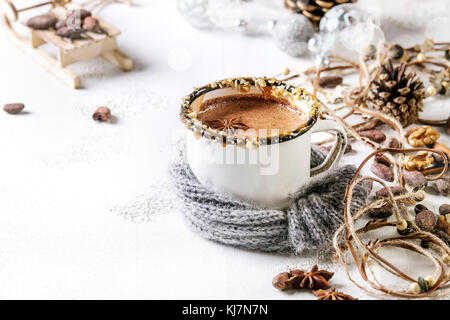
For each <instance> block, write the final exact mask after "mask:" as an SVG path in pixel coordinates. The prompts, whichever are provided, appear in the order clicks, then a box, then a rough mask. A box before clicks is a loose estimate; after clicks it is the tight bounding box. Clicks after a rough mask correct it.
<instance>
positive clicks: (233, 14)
mask: <svg viewBox="0 0 450 320" xmlns="http://www.w3.org/2000/svg"><path fill="white" fill-rule="evenodd" d="M207 15H208V17H209V19H210V20H211V21H212V23H213V24H214V25H215V26H217V27H218V28H221V29H225V30H226V29H235V30H236V28H237V29H238V30H239V29H245V27H243V26H246V25H247V24H248V21H249V19H250V17H251V10H250V9H249V5H248V1H244V0H209V1H208V5H207Z"/></svg>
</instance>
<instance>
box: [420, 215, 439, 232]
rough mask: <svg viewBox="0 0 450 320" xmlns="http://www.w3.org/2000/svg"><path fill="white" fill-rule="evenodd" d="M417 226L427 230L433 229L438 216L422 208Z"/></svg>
mask: <svg viewBox="0 0 450 320" xmlns="http://www.w3.org/2000/svg"><path fill="white" fill-rule="evenodd" d="M416 224H417V226H418V227H419V228H420V229H422V230H425V231H432V230H433V229H434V227H435V226H436V216H435V215H434V213H433V212H432V211H430V210H422V211H421V212H419V213H418V214H417V215H416Z"/></svg>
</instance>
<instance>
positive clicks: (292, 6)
mask: <svg viewBox="0 0 450 320" xmlns="http://www.w3.org/2000/svg"><path fill="white" fill-rule="evenodd" d="M351 2H356V0H284V6H285V7H286V8H288V9H289V10H291V11H292V12H295V13H301V14H303V15H304V16H305V17H307V18H308V19H309V20H311V22H312V23H313V24H314V25H315V26H316V27H317V26H318V25H319V22H320V19H322V17H323V16H324V14H325V13H326V12H327V11H328V10H330V9H331V8H333V7H334V6H336V5H338V4H343V3H351Z"/></svg>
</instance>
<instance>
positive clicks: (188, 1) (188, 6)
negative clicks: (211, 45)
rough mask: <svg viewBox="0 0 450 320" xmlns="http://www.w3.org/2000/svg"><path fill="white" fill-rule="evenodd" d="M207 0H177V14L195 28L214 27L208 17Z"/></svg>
mask: <svg viewBox="0 0 450 320" xmlns="http://www.w3.org/2000/svg"><path fill="white" fill-rule="evenodd" d="M208 3H209V0H177V9H178V12H179V13H180V14H181V15H182V16H183V17H184V18H185V19H186V20H187V21H188V22H189V23H190V24H191V25H192V26H193V27H195V28H198V29H212V28H213V27H214V25H213V23H212V21H211V19H210V18H209V15H208Z"/></svg>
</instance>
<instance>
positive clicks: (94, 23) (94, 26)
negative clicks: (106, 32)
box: [83, 17, 102, 33]
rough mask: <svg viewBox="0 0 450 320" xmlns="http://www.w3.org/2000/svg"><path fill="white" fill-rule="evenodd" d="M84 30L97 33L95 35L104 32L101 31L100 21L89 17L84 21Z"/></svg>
mask: <svg viewBox="0 0 450 320" xmlns="http://www.w3.org/2000/svg"><path fill="white" fill-rule="evenodd" d="M83 28H84V29H86V30H87V31H91V32H95V33H101V32H102V30H101V29H100V24H99V23H98V20H97V19H96V18H94V17H87V18H85V19H84V21H83Z"/></svg>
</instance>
